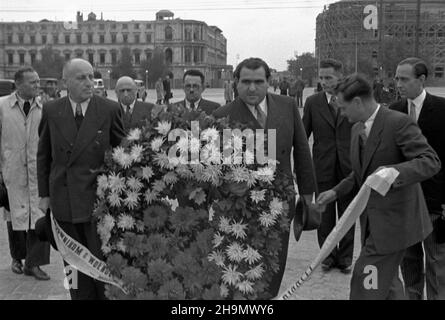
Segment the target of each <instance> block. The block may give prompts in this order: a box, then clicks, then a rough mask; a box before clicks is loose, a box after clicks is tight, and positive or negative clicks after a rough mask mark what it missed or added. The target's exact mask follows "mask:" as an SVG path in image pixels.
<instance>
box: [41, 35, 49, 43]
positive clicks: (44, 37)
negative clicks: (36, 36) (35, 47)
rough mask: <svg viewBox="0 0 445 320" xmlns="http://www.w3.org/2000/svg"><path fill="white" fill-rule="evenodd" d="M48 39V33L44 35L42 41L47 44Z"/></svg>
mask: <svg viewBox="0 0 445 320" xmlns="http://www.w3.org/2000/svg"><path fill="white" fill-rule="evenodd" d="M47 41H48V39H46V34H44V35H42V43H43V44H45V43H46V42H47Z"/></svg>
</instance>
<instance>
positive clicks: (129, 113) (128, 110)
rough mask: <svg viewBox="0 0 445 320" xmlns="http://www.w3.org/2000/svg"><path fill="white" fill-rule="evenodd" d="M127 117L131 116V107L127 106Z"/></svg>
mask: <svg viewBox="0 0 445 320" xmlns="http://www.w3.org/2000/svg"><path fill="white" fill-rule="evenodd" d="M126 114H127V116H130V115H131V106H130V105H127V111H126Z"/></svg>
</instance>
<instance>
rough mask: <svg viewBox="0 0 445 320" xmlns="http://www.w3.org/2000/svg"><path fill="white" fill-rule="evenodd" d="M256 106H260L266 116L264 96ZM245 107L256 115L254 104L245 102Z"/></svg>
mask: <svg viewBox="0 0 445 320" xmlns="http://www.w3.org/2000/svg"><path fill="white" fill-rule="evenodd" d="M258 106H259V107H260V108H261V110H262V111H263V112H264V114H265V115H266V116H267V99H266V97H264V99H263V101H261V102H260V103H259V105H258ZM247 107H248V108H249V110H250V111H251V112H252V113H253V114H254V115H256V110H255V106H253V105H250V104H247Z"/></svg>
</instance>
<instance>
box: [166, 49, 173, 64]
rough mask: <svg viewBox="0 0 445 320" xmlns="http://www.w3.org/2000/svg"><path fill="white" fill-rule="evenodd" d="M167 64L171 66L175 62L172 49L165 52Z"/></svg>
mask: <svg viewBox="0 0 445 320" xmlns="http://www.w3.org/2000/svg"><path fill="white" fill-rule="evenodd" d="M165 62H166V63H167V64H171V63H172V62H173V51H172V49H170V48H168V49H167V50H165Z"/></svg>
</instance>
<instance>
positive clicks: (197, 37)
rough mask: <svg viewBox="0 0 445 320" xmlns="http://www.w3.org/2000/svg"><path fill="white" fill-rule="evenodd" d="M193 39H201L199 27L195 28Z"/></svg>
mask: <svg viewBox="0 0 445 320" xmlns="http://www.w3.org/2000/svg"><path fill="white" fill-rule="evenodd" d="M193 40H199V29H198V28H195V30H193Z"/></svg>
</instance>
